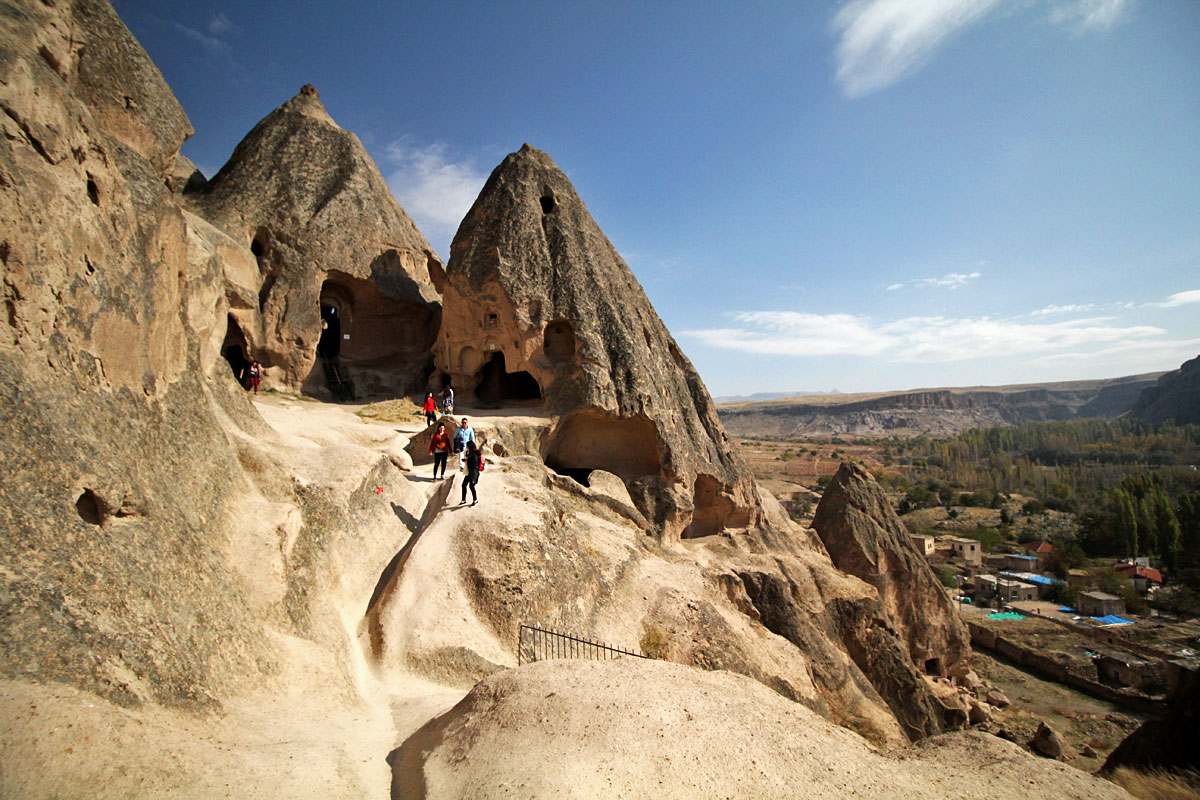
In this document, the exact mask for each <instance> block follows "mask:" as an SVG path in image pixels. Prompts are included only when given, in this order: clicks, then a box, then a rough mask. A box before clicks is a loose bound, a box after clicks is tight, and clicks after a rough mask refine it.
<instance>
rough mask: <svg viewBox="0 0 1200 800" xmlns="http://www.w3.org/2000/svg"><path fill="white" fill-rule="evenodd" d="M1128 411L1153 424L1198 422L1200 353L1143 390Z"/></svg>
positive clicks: (1199, 414) (1199, 411)
mask: <svg viewBox="0 0 1200 800" xmlns="http://www.w3.org/2000/svg"><path fill="white" fill-rule="evenodd" d="M1129 413H1130V415H1131V416H1134V417H1137V418H1138V419H1140V420H1141V421H1142V422H1149V423H1152V424H1155V425H1159V424H1161V423H1163V422H1166V421H1167V420H1173V421H1174V422H1175V424H1176V425H1196V424H1200V356H1197V357H1196V358H1193V359H1191V360H1190V361H1185V362H1184V363H1183V364H1182V365H1181V366H1180V367H1179V369H1177V370H1175V371H1174V372H1168V373H1166V374H1165V375H1163V376H1162V377H1160V378H1159V379H1158V382H1157V383H1155V384H1154V385H1153V386H1147V387H1146V388H1145V389H1143V390H1142V392H1141V394H1140V395H1139V396H1138V398H1137V402H1135V403H1134V404H1133V407H1132V408H1131V409H1130V410H1129Z"/></svg>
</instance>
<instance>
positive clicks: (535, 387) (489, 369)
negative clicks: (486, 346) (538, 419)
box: [475, 352, 542, 408]
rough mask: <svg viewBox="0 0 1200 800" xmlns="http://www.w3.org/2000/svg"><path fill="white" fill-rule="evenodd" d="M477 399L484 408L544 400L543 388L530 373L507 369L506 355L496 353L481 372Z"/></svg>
mask: <svg viewBox="0 0 1200 800" xmlns="http://www.w3.org/2000/svg"><path fill="white" fill-rule="evenodd" d="M475 398H476V399H477V400H478V401H479V402H480V403H482V404H483V405H484V406H487V407H491V408H499V407H500V406H502V405H504V404H505V403H511V402H525V401H529V400H541V399H542V387H541V386H540V385H539V384H538V382H537V378H534V377H533V376H532V375H530V374H529V373H528V372H525V371H521V372H509V371H507V370H506V369H505V365H504V353H501V352H495V353H493V354H492V357H491V358H490V359H488V360H487V361H486V362H485V363H484V365H483V367H482V368H481V369H480V370H479V381H478V383H477V384H476V386H475Z"/></svg>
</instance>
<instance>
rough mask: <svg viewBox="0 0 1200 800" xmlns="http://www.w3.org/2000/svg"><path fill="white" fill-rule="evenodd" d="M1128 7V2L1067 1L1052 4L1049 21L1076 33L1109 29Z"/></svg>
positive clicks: (1101, 0) (1122, 0)
mask: <svg viewBox="0 0 1200 800" xmlns="http://www.w3.org/2000/svg"><path fill="white" fill-rule="evenodd" d="M1129 6H1130V0H1068V2H1057V3H1054V7H1053V8H1052V9H1051V11H1050V21H1051V22H1055V23H1057V24H1059V25H1065V26H1066V27H1068V28H1071V29H1072V30H1074V31H1075V32H1076V33H1083V32H1084V31H1088V30H1094V29H1098V28H1111V27H1112V26H1113V25H1115V24H1116V23H1117V20H1119V19H1120V18H1121V15H1122V14H1123V13H1125V9H1127V8H1128V7H1129Z"/></svg>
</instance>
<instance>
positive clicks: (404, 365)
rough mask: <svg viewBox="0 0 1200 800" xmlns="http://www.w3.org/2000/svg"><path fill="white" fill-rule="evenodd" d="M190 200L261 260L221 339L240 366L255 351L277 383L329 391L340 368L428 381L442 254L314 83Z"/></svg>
mask: <svg viewBox="0 0 1200 800" xmlns="http://www.w3.org/2000/svg"><path fill="white" fill-rule="evenodd" d="M179 180H180V179H178V178H177V180H176V183H178V182H179ZM187 180H189V181H191V180H193V178H192V177H191V176H189V178H188V179H187ZM186 185H187V184H186V182H185V187H186ZM183 198H184V201H185V203H186V204H187V206H188V207H189V208H190V209H192V210H194V211H195V212H196V213H197V214H198V215H200V216H202V217H204V218H205V219H206V220H208V221H209V222H211V223H212V224H213V225H215V226H216V227H218V228H220V229H221V230H222V231H223V232H225V233H226V234H228V235H229V236H230V237H231V238H232V239H233V240H234V241H236V242H238V243H240V244H241V246H242V247H243V248H245V249H246V250H248V251H250V253H251V255H252V257H253V259H254V261H255V262H256V264H257V274H256V275H255V281H254V283H255V287H254V292H253V293H252V294H250V295H248V296H247V295H246V294H244V293H242V292H238V291H234V292H231V293H230V295H229V298H228V300H229V306H230V310H229V317H228V324H227V334H226V338H225V341H224V343H223V346H222V348H221V349H222V352H223V353H224V354H226V356H227V358H228V360H229V362H230V366H231V367H233V369H234V371H235V372H236V371H238V370H239V368H240V366H241V364H242V362H243V361H244V360H245V359H249V358H256V359H258V360H259V361H260V362H261V363H262V365H263V367H264V368H265V378H266V380H265V383H266V385H275V386H284V387H287V388H291V389H302V390H303V391H305V392H307V393H311V394H321V395H325V396H328V392H327V389H328V390H337V389H338V387H339V386H340V384H337V383H336V381H337V380H339V379H342V378H345V379H347V382H348V383H351V384H352V385H353V387H354V389H355V390H356V391H357V393H358V394H390V395H392V396H395V395H399V394H405V393H408V392H413V391H416V390H418V389H420V388H422V387H424V385H425V380H426V377H427V376H428V374H429V372H430V371H431V370H432V357H431V347H432V345H433V341H434V337H435V336H436V334H437V330H438V324H439V311H440V309H439V306H438V300H439V298H438V294H437V291H436V290H435V288H434V283H433V282H434V281H435V280H438V279H440V277H441V273H442V264H441V261H440V260H439V259H438V257H437V255H436V254H435V253H434V252H433V248H432V247H431V246H430V245H429V243H428V242H427V241H426V240H425V237H424V236H422V235H421V233H420V231H418V230H417V228H416V226H415V225H414V224H413V222H412V220H411V219H410V218H409V216H408V214H406V213H405V212H404V209H402V208H401V207H400V205H399V204H398V203H397V202H396V200H395V198H394V197H392V194H391V192H390V191H389V190H388V188H387V184H386V183H385V182H384V180H383V176H382V175H380V174H379V169H378V167H376V165H375V163H374V162H373V161H372V160H371V157H370V156H369V155H368V154H367V152H366V150H365V149H364V148H363V146H362V143H361V142H359V140H358V137H356V136H355V135H354V134H352V133H350V132H348V131H345V130H343V129H342V128H340V127H338V125H337V123H335V122H334V121H333V119H332V118H331V117H330V116H329V114H328V113H327V112H326V111H325V107H324V106H323V105H322V104H321V101H320V99H319V98H318V96H317V92H316V90H315V89H314V88H313V87H312V86H305V87H304V88H303V89H301V91H300V93H299V94H297V95H296V96H295V97H293V98H292V99H291V100H289V101H288V102H286V103H284V104H283V105H281V106H280V107H278V108H277V109H275V110H274V111H273V112H271V113H270V114H268V115H267V116H266V117H265V118H264V119H263V120H262V121H261V122H259V123H258V125H256V126H255V127H254V129H253V130H251V131H250V133H249V134H247V135H246V138H245V139H243V140H242V141H241V143H240V144H238V146H237V148H236V149H235V150H234V152H233V155H232V156H231V157H230V159H229V161H228V162H227V163H226V164H225V166H224V167H222V168H221V170H220V171H219V172H218V173H217V174H216V175H214V176H213V177H212V179H211V180H209V181H208V182H207V183H204V184H202V185H201V184H199V182H198V181H195V182H193V186H192V188H191V189H190V190H187V191H185V192H184V195H183ZM231 348H232V350H231ZM335 373H336V375H337V376H338V377H337V378H334V377H333V376H334V375H335Z"/></svg>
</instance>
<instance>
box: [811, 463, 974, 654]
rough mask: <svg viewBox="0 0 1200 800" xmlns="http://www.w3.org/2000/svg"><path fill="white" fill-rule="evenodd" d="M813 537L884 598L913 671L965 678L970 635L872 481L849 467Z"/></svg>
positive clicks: (823, 506) (828, 497)
mask: <svg viewBox="0 0 1200 800" xmlns="http://www.w3.org/2000/svg"><path fill="white" fill-rule="evenodd" d="M813 529H814V530H815V531H816V532H817V535H818V536H820V537H821V542H822V543H824V545H825V549H826V551H828V553H829V557H830V558H831V559H832V560H833V564H834V566H835V567H837V568H838V569H840V570H841V571H842V572H846V573H849V574H850V575H854V576H856V577H859V578H862V579H863V580H864V581H866V582H867V583H869V584H871V585H872V586H874V587H875V588H876V589H878V590H879V597H880V600H881V601H882V603H883V608H884V613H885V614H886V615H887V616H888V617H889V618H890V619H892V620H893V621H894V624H895V626H896V628H897V630H898V631H899V633H900V636H901V637H902V638H903V639H904V641H905V643H906V645H907V647H908V652H909V655H910V656H911V657H912V661H913V663H914V664H917V665H918V666H921V667H923V668H924V670H925V672H926V673H927V674H930V675H952V674H958V673H960V672H962V671H964V670H965V665H966V660H967V657H968V656H969V655H970V653H971V646H970V641H971V637H970V634H969V633H968V632H967V628H966V626H965V625H964V624H963V622H962V620H961V619H959V616H958V612H957V611H956V610H955V609H954V606H953V604H952V603H951V602H950V598H948V597H947V596H946V592H945V590H944V589H943V588H942V584H941V582H940V581H939V580H938V578H937V576H936V575H934V573H933V569H932V568H930V566H929V562H928V561H926V559H925V557H924V556H923V555H921V554H920V553H918V552H917V549H916V548H915V547H914V546H913V544H912V542H911V540H910V538H909V536H908V531H907V530H906V529H905V527H904V523H902V522H901V521H900V518H899V517H897V516H896V512H895V511H894V510H893V509H892V506H891V503H890V502H888V499H887V495H885V494H884V492H883V489H881V488H880V487H879V484H877V483H875V479H874V478H872V477H871V475H870V473H868V472H867V471H866V470H865V469H863V468H862V467H861V466H859V465H858V464H855V463H853V462H846V463H844V464H842V466H841V468H840V469H839V470H838V471H837V474H836V475H834V477H833V480H832V481H831V482H830V484H829V487H828V488H827V489H826V490H825V494H824V495H823V496H822V497H821V502H820V503H819V504H818V505H817V510H816V513H815V514H814V515H813Z"/></svg>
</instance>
